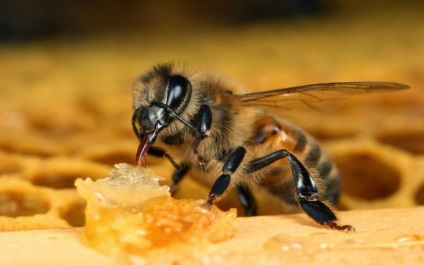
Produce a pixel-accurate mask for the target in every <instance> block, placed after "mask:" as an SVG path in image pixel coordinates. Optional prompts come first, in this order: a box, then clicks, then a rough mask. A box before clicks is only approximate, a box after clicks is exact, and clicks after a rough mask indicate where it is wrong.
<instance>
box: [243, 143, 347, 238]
mask: <svg viewBox="0 0 424 265" xmlns="http://www.w3.org/2000/svg"><path fill="white" fill-rule="evenodd" d="M286 157H287V158H288V160H289V163H290V169H291V171H292V174H293V179H294V183H295V188H296V193H297V197H298V204H299V206H300V208H302V210H303V211H304V212H305V213H306V214H307V215H308V216H309V217H311V218H312V219H313V220H315V221H316V222H317V223H319V224H321V225H324V226H327V227H329V228H332V229H337V230H346V231H354V230H355V229H354V228H353V227H352V226H350V225H344V226H340V225H338V224H337V223H336V222H337V217H336V215H335V214H334V212H333V211H332V210H331V208H330V207H329V206H328V205H327V204H326V203H324V202H322V201H321V200H320V199H319V197H318V188H317V186H316V184H315V181H314V179H313V178H312V176H311V175H310V174H309V172H308V170H307V169H306V168H305V166H304V165H303V164H302V163H301V162H300V161H299V160H298V159H297V158H296V156H294V155H293V154H292V153H290V152H289V151H287V150H279V151H276V152H273V153H271V154H269V155H266V156H264V157H260V158H257V159H254V160H252V161H251V162H250V163H249V170H248V173H252V172H254V171H257V170H260V169H262V168H264V167H266V166H268V165H270V164H272V163H273V162H275V161H277V160H279V159H282V158H286Z"/></svg>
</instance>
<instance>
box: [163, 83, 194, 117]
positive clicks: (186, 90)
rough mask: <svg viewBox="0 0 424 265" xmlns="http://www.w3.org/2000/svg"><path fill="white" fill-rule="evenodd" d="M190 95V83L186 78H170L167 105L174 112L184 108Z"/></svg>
mask: <svg viewBox="0 0 424 265" xmlns="http://www.w3.org/2000/svg"><path fill="white" fill-rule="evenodd" d="M190 93H191V84H190V81H189V80H188V79H187V78H185V77H184V76H181V75H173V76H171V77H170V78H169V85H168V95H167V97H166V102H165V103H166V105H167V106H169V107H171V108H172V109H173V110H178V109H180V108H181V107H184V105H185V104H186V101H187V100H188V98H189V97H190Z"/></svg>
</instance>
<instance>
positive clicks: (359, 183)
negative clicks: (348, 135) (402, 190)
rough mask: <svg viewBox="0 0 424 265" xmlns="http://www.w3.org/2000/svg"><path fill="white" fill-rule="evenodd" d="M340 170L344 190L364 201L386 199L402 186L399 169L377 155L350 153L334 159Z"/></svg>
mask: <svg viewBox="0 0 424 265" xmlns="http://www.w3.org/2000/svg"><path fill="white" fill-rule="evenodd" d="M334 159H335V162H336V164H337V167H338V168H339V171H340V175H341V179H342V185H343V187H342V189H343V192H345V193H346V194H348V195H350V196H352V197H355V198H359V199H364V200H376V199H384V198H387V197H389V196H390V195H392V194H394V193H395V192H396V191H397V190H398V188H399V185H400V181H401V174H400V172H399V171H398V169H397V168H395V167H394V166H392V165H391V164H388V163H387V162H386V161H384V160H383V159H381V158H380V157H378V155H377V153H372V152H367V151H366V150H364V151H363V152H348V153H343V154H340V155H339V156H336V157H334Z"/></svg>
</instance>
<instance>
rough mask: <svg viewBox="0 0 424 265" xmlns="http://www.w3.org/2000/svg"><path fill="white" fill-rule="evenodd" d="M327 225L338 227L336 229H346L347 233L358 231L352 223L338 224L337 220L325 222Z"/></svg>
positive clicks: (333, 227)
mask: <svg viewBox="0 0 424 265" xmlns="http://www.w3.org/2000/svg"><path fill="white" fill-rule="evenodd" d="M324 225H325V226H326V227H328V228H331V229H336V230H341V231H346V233H350V232H356V230H355V228H354V227H353V226H351V225H342V226H341V225H338V224H337V223H336V222H334V221H330V222H328V223H325V224H324Z"/></svg>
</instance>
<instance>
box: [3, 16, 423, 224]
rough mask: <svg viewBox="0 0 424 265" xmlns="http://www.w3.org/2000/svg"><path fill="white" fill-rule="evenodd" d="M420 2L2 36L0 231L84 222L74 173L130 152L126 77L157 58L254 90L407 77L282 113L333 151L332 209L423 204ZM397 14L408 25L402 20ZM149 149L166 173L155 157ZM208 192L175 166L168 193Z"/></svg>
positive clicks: (129, 159)
mask: <svg viewBox="0 0 424 265" xmlns="http://www.w3.org/2000/svg"><path fill="white" fill-rule="evenodd" d="M420 12H421V11H420V10H419V9H414V10H408V11H405V10H402V9H401V10H394V11H392V13H390V12H387V13H381V14H380V15H376V14H369V13H367V14H361V19H360V20H358V19H356V17H355V16H353V15H352V16H345V17H343V19H344V20H343V22H344V23H338V21H337V23H335V21H323V22H322V24H319V25H318V24H315V23H313V22H307V21H306V22H304V24H301V23H300V24H298V25H297V26H296V27H292V26H291V25H290V24H273V23H268V24H266V23H265V24H260V25H254V26H251V27H248V28H244V29H242V28H238V29H222V30H219V31H218V30H215V31H214V30H211V31H204V30H200V31H197V32H194V33H193V32H189V31H187V32H185V31H183V32H178V34H177V35H176V33H172V32H167V34H169V36H170V37H169V38H163V35H164V34H163V33H160V34H159V33H157V34H156V33H152V32H150V33H149V35H148V38H147V39H146V38H144V36H143V34H138V33H137V34H127V35H125V34H117V35H116V36H114V35H107V36H93V37H89V38H88V37H87V38H86V39H80V40H78V39H76V40H69V39H66V40H64V39H56V40H50V41H38V42H33V43H28V44H25V45H16V46H13V45H10V44H9V45H6V44H3V45H1V46H0V58H2V59H1V60H0V87H1V94H2V96H1V99H0V231H11V230H29V229H42V228H65V227H75V226H82V225H83V224H84V214H83V213H84V207H85V204H84V201H83V199H82V198H80V197H79V195H78V194H77V192H76V190H75V186H74V182H75V180H76V179H77V178H88V177H90V178H91V179H93V180H95V179H100V178H104V177H106V176H108V174H109V171H110V170H111V169H112V167H113V165H114V164H116V163H130V164H131V163H132V164H134V159H135V158H134V157H135V152H136V148H137V139H136V137H135V136H134V134H133V132H132V128H131V124H130V119H131V115H132V109H131V86H132V82H133V80H135V78H136V77H137V76H138V75H139V74H140V73H141V72H142V71H145V70H146V69H148V68H150V67H151V66H152V65H155V64H157V63H159V62H164V61H170V60H171V61H172V60H183V61H185V62H186V63H187V64H188V65H189V67H191V68H192V69H193V70H196V69H201V70H204V69H207V70H214V71H218V72H220V73H223V74H225V75H228V76H231V77H232V78H233V79H234V80H237V81H238V82H240V83H243V84H246V85H247V86H248V87H251V88H253V90H254V89H257V90H265V89H271V88H279V87H287V86H292V85H293V86H294V85H301V84H307V83H318V82H331V81H362V80H382V81H395V82H402V83H406V84H408V85H410V86H411V89H410V90H409V91H402V92H398V93H388V94H379V95H369V96H358V97H355V98H352V99H350V100H349V101H348V102H347V103H346V104H345V105H344V106H343V107H341V108H340V109H338V110H337V111H335V112H332V113H330V114H323V113H314V112H312V113H309V112H307V113H288V114H287V115H288V117H289V118H291V119H292V120H293V121H294V122H295V123H297V124H299V125H300V126H301V127H302V128H304V129H305V131H308V132H310V133H311V134H312V135H314V136H315V137H316V138H317V139H318V140H319V141H320V142H321V143H322V146H323V148H325V149H326V150H327V151H328V152H329V153H330V154H331V155H332V157H333V158H334V160H335V162H336V164H337V166H338V167H339V169H340V172H341V176H342V182H343V190H342V198H341V203H340V205H339V208H340V209H344V210H350V209H360V208H382V207H407V206H415V205H424V122H423V121H424V108H423V106H424V78H423V75H422V69H423V64H422V60H420V59H421V58H423V55H424V50H423V45H420V43H423V38H424V35H423V34H422V32H424V24H423V23H416V21H421V17H422V14H421V13H420ZM362 15H363V16H362ZM393 17H395V18H396V19H395V20H394V19H392V18H393ZM367 19H369V20H367ZM364 21H365V22H364ZM366 21H374V23H366ZM364 23H365V24H366V26H367V27H366V30H364V25H365V24H364ZM410 24H413V25H415V26H414V29H413V31H412V29H411V27H404V26H405V25H410ZM387 29H390V34H388V33H387ZM275 32H280V33H281V34H275ZM335 32H336V33H337V34H335ZM173 36H174V37H175V38H174V37H173ZM177 36H178V37H177ZM335 36H337V37H335ZM169 39H172V43H170V42H169ZM204 40H208V41H204ZM257 40H261V41H260V42H258V41H257ZM340 40H343V41H340ZM311 44H313V47H312V46H311ZM194 47H195V48H194ZM234 47H238V48H237V51H234ZM334 47H339V48H334ZM218 55H219V56H218ZM247 55H248V56H247ZM259 66H260V67H259ZM148 163H149V165H150V166H151V168H152V169H153V170H155V171H156V172H157V173H158V174H159V175H162V176H166V177H169V176H171V174H172V167H171V165H169V163H167V161H162V160H161V159H157V158H149V162H148ZM207 193H208V187H205V186H202V185H201V184H199V183H197V182H195V181H193V180H191V179H190V178H185V179H184V180H183V181H182V183H181V186H180V189H179V190H178V192H177V194H176V196H177V197H178V198H194V199H198V198H202V199H204V198H205V197H206V196H207ZM259 194H261V191H259ZM236 197H237V196H236V194H234V193H229V195H228V196H227V197H226V198H225V199H224V200H222V201H221V202H220V203H219V206H220V207H222V208H223V209H228V208H230V207H236V208H240V206H239V204H238V202H237V198H236ZM258 199H259V206H260V207H259V213H260V214H278V213H281V209H280V208H279V206H278V203H277V202H274V201H272V202H271V203H270V202H269V199H268V198H266V196H259V198H258ZM261 205H262V206H261ZM240 212H242V211H240Z"/></svg>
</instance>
